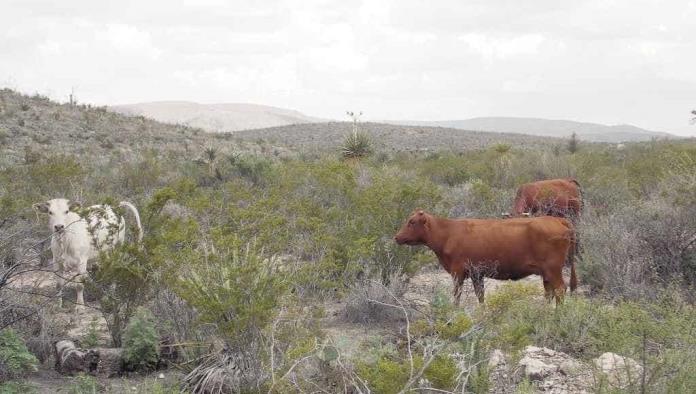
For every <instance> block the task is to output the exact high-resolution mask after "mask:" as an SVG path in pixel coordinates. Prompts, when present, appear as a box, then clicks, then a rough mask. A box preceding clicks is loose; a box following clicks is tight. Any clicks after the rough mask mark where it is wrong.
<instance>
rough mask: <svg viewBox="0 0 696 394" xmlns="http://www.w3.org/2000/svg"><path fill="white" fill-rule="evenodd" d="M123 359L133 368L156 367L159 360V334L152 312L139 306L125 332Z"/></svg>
mask: <svg viewBox="0 0 696 394" xmlns="http://www.w3.org/2000/svg"><path fill="white" fill-rule="evenodd" d="M123 359H124V361H125V363H126V367H127V368H129V369H131V370H139V371H147V370H151V369H154V368H155V367H156V366H157V362H158V361H159V336H158V335H157V330H156V329H155V322H154V318H153V316H152V314H151V313H150V311H148V310H147V309H145V308H142V307H141V308H138V311H137V312H136V313H135V315H134V316H133V318H131V319H130V321H129V322H128V326H126V329H125V331H124V333H123Z"/></svg>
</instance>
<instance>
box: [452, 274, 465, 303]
mask: <svg viewBox="0 0 696 394" xmlns="http://www.w3.org/2000/svg"><path fill="white" fill-rule="evenodd" d="M452 283H454V291H453V292H452V296H453V297H454V306H459V302H460V300H461V298H462V284H463V283H464V276H463V275H452Z"/></svg>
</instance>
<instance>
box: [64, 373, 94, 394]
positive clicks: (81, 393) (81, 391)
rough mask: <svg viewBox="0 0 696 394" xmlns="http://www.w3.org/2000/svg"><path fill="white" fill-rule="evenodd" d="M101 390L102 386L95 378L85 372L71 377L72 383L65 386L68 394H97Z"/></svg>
mask: <svg viewBox="0 0 696 394" xmlns="http://www.w3.org/2000/svg"><path fill="white" fill-rule="evenodd" d="M102 391H103V387H101V385H100V384H99V382H98V381H97V379H96V378H95V377H93V376H90V375H85V374H79V375H77V376H75V377H74V378H72V383H71V384H70V386H69V387H68V388H67V392H68V393H69V394H97V393H100V392H102Z"/></svg>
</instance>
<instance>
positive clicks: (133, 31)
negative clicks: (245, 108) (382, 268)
mask: <svg viewBox="0 0 696 394" xmlns="http://www.w3.org/2000/svg"><path fill="white" fill-rule="evenodd" d="M694 21H696V6H694V1H693V0H689V1H686V0H675V1H670V2H659V1H655V0H615V1H612V2H606V1H603V0H589V1H583V2H558V1H554V0H539V1H534V2H516V1H512V0H471V1H467V2H461V1H459V0H441V1H437V2H425V1H423V0H383V1H370V0H363V1H360V2H357V3H356V2H345V1H339V0H310V1H302V2H298V1H293V0H272V1H263V2H251V1H242V0H240V1H235V2H229V1H221V0H205V1H203V2H199V1H192V0H175V1H164V0H152V1H148V2H140V1H136V0H124V1H122V2H93V1H87V0H79V1H78V0H75V1H70V2H55V1H49V0H22V1H19V0H17V1H13V0H9V1H7V2H4V3H3V7H2V13H0V58H2V62H0V81H12V83H13V84H14V86H15V87H18V88H20V89H22V90H24V91H28V92H34V91H39V92H42V93H48V92H52V93H53V94H54V97H56V98H61V99H62V98H64V97H65V96H66V95H67V94H68V92H70V90H71V88H72V87H76V93H77V94H78V95H79V97H80V99H81V100H83V101H87V102H94V103H96V104H109V103H125V102H136V101H150V100H163V99H187V100H194V101H201V102H245V101H249V102H258V103H266V104H270V105H277V106H284V107H291V108H295V109H299V110H302V111H304V112H307V113H308V114H312V115H317V116H323V117H330V118H342V116H343V113H344V111H345V110H346V109H347V108H354V109H362V110H364V111H365V112H366V117H369V118H371V119H380V118H381V119H385V118H399V117H408V118H422V119H448V118H449V119H452V118H466V117H473V116H487V115H515V116H537V117H550V118H570V119H576V120H586V121H597V122H605V123H632V124H636V125H638V126H641V127H646V128H652V129H658V130H667V131H677V132H681V133H692V134H696V126H691V125H689V124H688V114H689V112H690V111H691V110H692V109H696V94H695V93H694V92H696V74H695V73H694V72H693V70H694V69H696V40H694V39H693V38H692V37H696V23H694Z"/></svg>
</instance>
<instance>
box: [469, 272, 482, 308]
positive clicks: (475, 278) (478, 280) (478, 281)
mask: <svg viewBox="0 0 696 394" xmlns="http://www.w3.org/2000/svg"><path fill="white" fill-rule="evenodd" d="M471 282H472V283H473V284H474V293H476V298H478V301H479V303H480V304H483V296H484V289H483V275H481V274H478V273H476V274H473V275H471Z"/></svg>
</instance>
